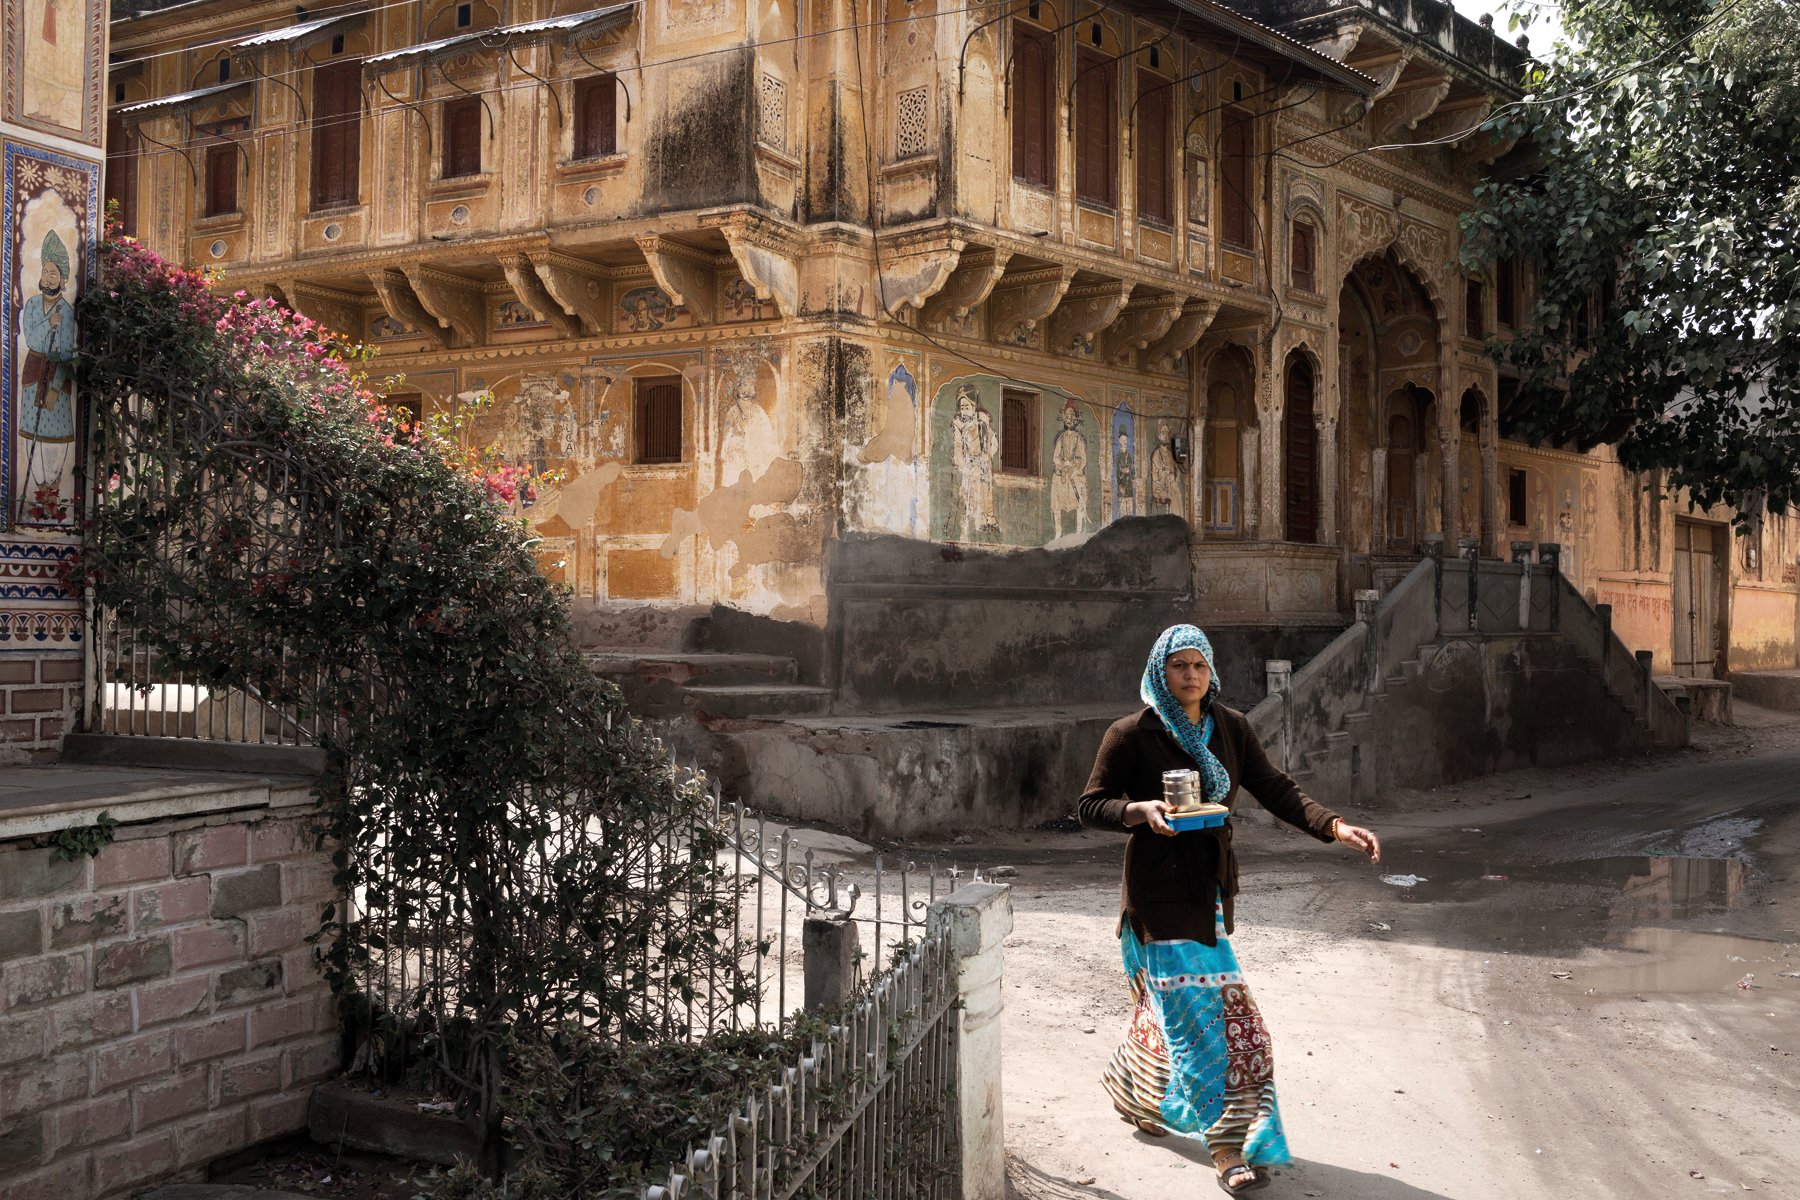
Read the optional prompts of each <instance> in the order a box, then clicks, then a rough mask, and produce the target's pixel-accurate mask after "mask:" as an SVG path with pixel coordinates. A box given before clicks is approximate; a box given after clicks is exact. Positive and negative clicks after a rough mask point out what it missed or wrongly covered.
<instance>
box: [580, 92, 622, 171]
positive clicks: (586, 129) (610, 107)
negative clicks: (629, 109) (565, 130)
mask: <svg viewBox="0 0 1800 1200" xmlns="http://www.w3.org/2000/svg"><path fill="white" fill-rule="evenodd" d="M618 93H619V87H618V82H617V80H615V79H614V78H613V76H612V75H610V74H609V75H594V76H590V77H589V78H587V79H583V80H581V81H579V82H578V83H576V85H575V157H576V158H605V157H606V156H607V155H609V154H616V153H618V149H619V142H618V103H619V101H618Z"/></svg>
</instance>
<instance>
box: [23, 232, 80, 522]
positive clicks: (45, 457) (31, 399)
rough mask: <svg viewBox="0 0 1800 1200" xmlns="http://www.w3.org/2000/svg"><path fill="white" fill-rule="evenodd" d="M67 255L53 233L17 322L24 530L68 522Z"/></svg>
mask: <svg viewBox="0 0 1800 1200" xmlns="http://www.w3.org/2000/svg"><path fill="white" fill-rule="evenodd" d="M70 273H71V272H70V264H69V248H68V247H67V246H66V245H64V243H63V240H62V238H60V237H58V236H57V235H56V233H55V231H51V232H49V233H47V234H45V235H44V240H43V243H42V251H41V253H40V254H39V256H38V279H37V294H36V295H34V296H32V297H31V298H30V299H29V300H27V301H25V308H24V312H23V313H22V315H21V317H20V321H19V325H20V338H21V340H22V341H23V343H24V351H25V352H24V353H23V354H22V355H21V356H20V366H19V408H18V417H19V437H20V438H21V439H23V445H22V453H21V459H22V466H23V468H24V469H23V471H22V472H21V476H22V480H21V482H22V483H23V485H24V486H23V488H22V489H21V491H20V494H19V498H18V501H19V512H18V513H17V514H15V519H16V520H18V522H19V523H21V524H42V523H46V522H60V521H64V520H67V519H68V516H69V498H70V495H71V493H72V492H73V490H74V489H73V488H72V487H71V486H70V480H69V468H70V467H71V465H72V457H73V454H74V450H75V369H74V367H73V366H72V365H71V356H72V355H73V354H74V352H75V308H74V306H73V305H71V304H70V303H69V300H68V286H67V285H68V282H69V278H70Z"/></svg>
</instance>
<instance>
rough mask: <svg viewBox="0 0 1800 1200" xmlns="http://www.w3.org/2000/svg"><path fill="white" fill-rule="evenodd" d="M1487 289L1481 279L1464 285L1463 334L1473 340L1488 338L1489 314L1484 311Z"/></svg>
mask: <svg viewBox="0 0 1800 1200" xmlns="http://www.w3.org/2000/svg"><path fill="white" fill-rule="evenodd" d="M1486 300H1487V296H1486V295H1485V289H1484V288H1483V287H1482V286H1481V281H1480V280H1479V279H1470V280H1467V281H1465V282H1464V284H1463V332H1464V333H1465V334H1467V335H1468V336H1469V337H1472V338H1479V337H1486V336H1487V314H1486V313H1484V312H1483V311H1482V306H1483V304H1484V303H1485V302H1486Z"/></svg>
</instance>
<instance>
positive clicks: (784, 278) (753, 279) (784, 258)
mask: <svg viewBox="0 0 1800 1200" xmlns="http://www.w3.org/2000/svg"><path fill="white" fill-rule="evenodd" d="M719 232H720V233H722V234H724V235H725V244H726V245H727V246H728V247H730V249H731V257H732V258H733V259H734V260H735V261H736V262H737V266H738V270H739V271H742V272H743V274H744V281H745V282H746V283H748V284H749V285H750V286H751V287H752V288H754V289H755V291H756V298H757V299H758V300H772V301H774V303H775V308H776V310H777V311H778V312H779V313H780V314H781V315H782V316H784V317H793V316H797V315H799V311H800V266H799V263H798V261H797V260H796V257H795V247H794V245H793V242H792V239H790V238H789V237H788V236H786V235H785V234H784V233H783V232H782V231H781V229H780V227H779V226H776V225H774V224H773V223H771V222H767V221H755V220H749V219H745V218H741V217H740V218H737V219H734V220H730V221H727V222H724V223H722V224H721V225H720V226H719Z"/></svg>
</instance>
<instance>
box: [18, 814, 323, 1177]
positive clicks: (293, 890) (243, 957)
mask: <svg viewBox="0 0 1800 1200" xmlns="http://www.w3.org/2000/svg"><path fill="white" fill-rule="evenodd" d="M291 812H292V810H289V813H287V814H284V813H280V812H271V811H268V810H255V811H250V812H243V811H240V812H236V813H225V814H215V815H211V816H206V817H186V818H180V819H167V820H158V821H150V822H145V823H143V824H139V825H131V826H122V827H120V828H119V830H118V831H117V832H118V836H117V838H116V840H115V841H114V842H113V844H112V845H110V846H108V847H106V848H105V849H103V850H102V851H101V852H100V854H99V856H98V857H96V858H94V859H91V860H89V859H82V860H81V861H78V862H73V863H53V862H51V861H50V852H49V851H48V850H46V849H43V848H41V847H33V846H31V845H30V843H29V842H28V841H24V840H14V841H11V842H5V841H0V1194H3V1195H4V1196H5V1197H6V1200H79V1198H80V1197H95V1198H98V1197H110V1196H119V1195H124V1194H126V1193H128V1192H130V1191H131V1190H133V1189H135V1188H138V1187H141V1186H144V1185H146V1184H150V1183H155V1182H159V1181H162V1180H166V1179H168V1178H171V1177H179V1176H182V1175H188V1176H191V1177H197V1176H198V1173H199V1172H200V1170H201V1169H203V1168H204V1166H205V1165H206V1164H207V1163H208V1162H209V1161H210V1160H212V1159H214V1158H217V1157H219V1156H221V1155H224V1154H228V1153H231V1152H233V1151H237V1150H241V1149H243V1148H245V1147H247V1146H251V1145H254V1144H255V1143H257V1142H261V1141H264V1140H267V1139H269V1138H273V1137H278V1136H280V1135H283V1134H288V1133H292V1132H295V1131H298V1130H301V1129H304V1128H305V1126H306V1109H307V1103H308V1100H309V1098H310V1096H311V1094H312V1084H313V1083H314V1082H315V1081H317V1080H320V1079H323V1078H325V1077H327V1076H329V1075H332V1074H334V1073H335V1072H336V1071H337V1069H338V1067H339V1056H340V1050H339V1045H340V1043H339V1037H338V1031H337V1021H336V1012H335V1008H334V1006H333V1003H332V998H331V994H330V989H329V988H328V987H327V986H326V984H325V983H324V981H323V980H322V979H321V977H320V975H319V972H318V969H317V966H316V965H315V963H314V962H313V951H312V948H311V947H310V946H309V945H307V944H306V943H305V942H304V941H303V940H302V939H303V938H304V937H305V935H307V934H308V933H311V932H312V931H313V930H315V929H317V928H318V922H319V917H320V913H321V909H322V907H323V905H324V904H325V903H327V902H328V901H329V900H331V899H332V898H333V895H332V885H331V864H330V861H329V859H328V858H327V856H326V855H325V854H324V853H323V852H321V851H319V850H316V849H314V848H313V839H312V834H311V832H310V830H311V828H312V825H311V822H312V821H313V820H314V818H312V817H311V816H310V815H299V816H296V815H289V814H291Z"/></svg>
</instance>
